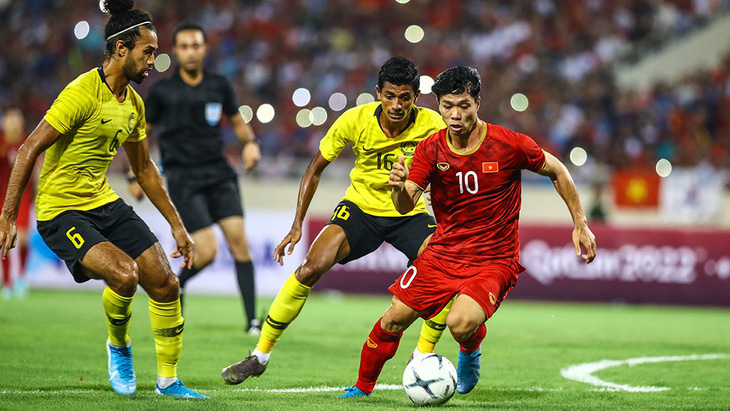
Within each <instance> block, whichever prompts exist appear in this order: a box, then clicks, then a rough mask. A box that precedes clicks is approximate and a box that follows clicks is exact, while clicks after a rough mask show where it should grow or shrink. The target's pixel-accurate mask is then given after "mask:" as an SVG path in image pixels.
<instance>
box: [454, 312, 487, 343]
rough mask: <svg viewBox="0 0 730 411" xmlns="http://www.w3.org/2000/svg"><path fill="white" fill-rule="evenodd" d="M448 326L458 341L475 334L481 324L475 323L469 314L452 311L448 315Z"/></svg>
mask: <svg viewBox="0 0 730 411" xmlns="http://www.w3.org/2000/svg"><path fill="white" fill-rule="evenodd" d="M446 326H448V327H449V331H450V332H451V335H453V336H454V339H455V340H456V341H464V340H466V339H468V338H469V337H471V336H472V335H473V334H474V332H475V331H476V329H477V328H478V327H479V324H476V323H474V322H473V321H472V320H471V318H470V317H469V316H467V315H461V314H460V313H458V312H456V313H455V312H453V311H452V312H450V313H449V315H448V316H447V317H446Z"/></svg>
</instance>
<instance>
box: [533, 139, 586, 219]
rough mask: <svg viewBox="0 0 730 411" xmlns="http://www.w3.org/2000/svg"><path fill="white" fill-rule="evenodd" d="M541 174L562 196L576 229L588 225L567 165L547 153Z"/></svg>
mask: <svg viewBox="0 0 730 411" xmlns="http://www.w3.org/2000/svg"><path fill="white" fill-rule="evenodd" d="M540 174H542V175H545V176H547V177H549V178H550V180H552V182H553V186H554V187H555V191H557V192H558V194H560V197H561V198H562V199H563V201H564V202H565V205H566V206H567V207H568V210H569V211H570V216H571V218H572V219H573V224H574V225H575V226H576V227H578V226H585V225H587V224H588V223H587V220H586V216H585V213H584V212H583V206H582V205H581V203H580V196H579V195H578V189H577V188H576V187H575V183H574V182H573V178H572V177H571V176H570V172H569V171H568V169H567V168H566V167H565V165H564V164H563V163H562V162H561V161H560V160H558V159H557V158H555V156H553V155H552V154H550V153H548V152H545V166H544V167H543V169H542V170H540Z"/></svg>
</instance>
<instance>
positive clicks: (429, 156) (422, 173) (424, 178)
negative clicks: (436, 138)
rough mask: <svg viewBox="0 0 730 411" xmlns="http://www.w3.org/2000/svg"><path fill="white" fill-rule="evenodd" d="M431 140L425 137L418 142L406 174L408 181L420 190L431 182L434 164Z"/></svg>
mask: <svg viewBox="0 0 730 411" xmlns="http://www.w3.org/2000/svg"><path fill="white" fill-rule="evenodd" d="M432 141H433V139H430V138H427V139H425V140H423V141H421V142H420V143H418V145H417V146H416V152H415V153H414V154H413V162H412V163H411V168H410V170H409V174H408V181H410V182H412V183H414V184H416V185H417V186H418V187H420V188H421V189H422V190H425V189H426V187H428V185H429V184H430V183H431V176H432V175H433V171H434V170H435V166H436V160H435V158H436V157H435V155H434V152H433V151H434V150H433V147H434V144H433V143H432Z"/></svg>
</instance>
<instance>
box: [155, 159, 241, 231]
mask: <svg viewBox="0 0 730 411" xmlns="http://www.w3.org/2000/svg"><path fill="white" fill-rule="evenodd" d="M167 186H168V187H167V189H168V191H169V192H170V198H171V199H172V202H173V204H175V207H176V208H177V211H178V213H180V217H181V218H182V221H183V224H185V228H186V229H187V230H188V232H190V233H194V232H196V231H198V230H200V229H203V228H206V227H210V226H211V225H213V224H214V223H216V222H218V221H220V220H222V219H224V218H226V217H231V216H241V217H243V206H242V205H241V193H240V192H239V189H238V178H237V177H232V178H228V179H225V180H220V181H217V182H213V183H209V184H205V185H200V184H196V182H194V181H190V180H189V179H187V178H186V177H184V176H182V175H177V174H175V175H173V174H171V173H169V172H168V175H167Z"/></svg>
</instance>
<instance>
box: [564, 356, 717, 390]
mask: <svg viewBox="0 0 730 411" xmlns="http://www.w3.org/2000/svg"><path fill="white" fill-rule="evenodd" d="M725 359H730V355H727V354H704V355H684V356H672V357H638V358H629V359H625V360H601V361H597V362H590V363H583V364H576V365H571V366H569V367H566V368H563V369H562V370H560V374H561V375H562V376H563V377H565V378H567V379H569V380H574V381H578V382H584V383H586V384H591V385H594V386H596V387H601V388H603V389H604V390H606V391H628V392H657V391H667V390H669V389H670V388H669V387H641V386H632V385H627V384H616V383H613V382H610V381H604V380H602V379H600V378H598V377H596V376H595V375H593V373H595V372H598V371H601V370H605V369H606V368H611V367H618V366H620V365H628V366H630V367H633V366H635V365H640V364H648V363H657V362H674V361H700V360H725ZM692 389H697V387H693V388H692Z"/></svg>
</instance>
